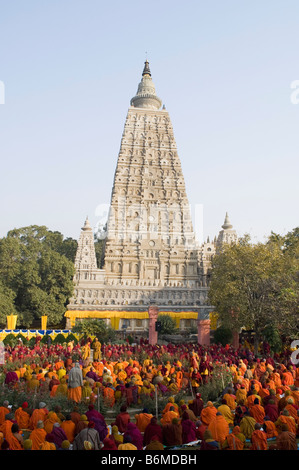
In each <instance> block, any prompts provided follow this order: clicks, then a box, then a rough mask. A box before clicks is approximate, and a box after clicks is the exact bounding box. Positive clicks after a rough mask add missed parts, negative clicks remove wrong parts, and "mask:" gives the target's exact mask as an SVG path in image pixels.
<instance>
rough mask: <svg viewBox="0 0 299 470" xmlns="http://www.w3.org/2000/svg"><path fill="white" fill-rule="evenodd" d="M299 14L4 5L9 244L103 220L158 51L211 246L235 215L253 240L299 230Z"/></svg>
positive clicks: (2, 110) (255, 9)
mask: <svg viewBox="0 0 299 470" xmlns="http://www.w3.org/2000/svg"><path fill="white" fill-rule="evenodd" d="M298 18H299V2H298V1H297V0H293V1H292V0H283V1H276V0H271V1H270V0H259V1H256V0H252V1H250V2H249V1H247V2H244V1H240V0H238V1H237V0H235V1H234V0H217V1H216V0H215V1H208V2H207V1H201V0H195V1H190V0H186V1H184V2H182V1H175V0H160V1H156V0H152V1H151V2H141V1H139V2H138V1H135V0H134V1H131V0H128V1H126V2H124V1H113V0H112V1H109V2H104V1H100V0H84V1H83V0H82V1H77V0H51V1H42V0H36V1H33V0H26V1H24V0H14V1H12V2H6V1H3V0H2V1H0V81H1V82H2V83H4V85H5V104H1V105H0V156H1V185H0V196H1V213H0V218H1V224H0V236H1V237H2V236H5V235H6V233H7V231H8V230H10V229H13V228H15V227H23V226H27V225H31V224H37V225H46V226H47V227H48V228H49V229H51V230H59V231H60V232H62V233H63V234H64V235H65V236H66V237H68V236H70V237H73V238H78V236H79V234H80V229H81V226H82V224H83V222H84V219H85V217H86V215H88V216H89V219H90V222H91V223H92V225H94V226H95V225H96V224H97V222H98V216H97V215H96V211H97V207H98V206H100V205H102V204H109V202H110V196H111V189H112V183H113V177H114V171H115V167H116V161H117V156H118V151H119V147H120V141H121V136H122V132H123V127H124V122H125V118H126V114H127V110H128V107H129V103H130V99H131V97H132V96H134V95H135V93H136V91H137V86H138V83H139V81H140V78H141V72H142V69H143V63H144V60H145V54H146V51H147V57H148V60H149V62H150V68H151V72H152V78H153V81H154V84H155V86H156V91H157V94H158V96H160V98H161V99H162V100H163V103H165V105H166V108H167V110H168V111H169V114H170V118H171V121H172V124H173V127H174V132H175V139H176V143H177V146H178V154H179V157H180V159H181V163H182V168H183V173H184V177H185V183H186V188H187V194H188V197H189V202H190V204H191V207H192V208H194V207H195V206H196V205H200V204H202V205H203V216H204V219H203V222H204V225H203V233H204V237H205V238H206V237H207V236H208V235H209V236H210V237H214V236H215V235H217V234H218V231H219V230H220V228H221V225H222V223H223V220H224V216H225V212H226V211H228V213H229V215H230V219H231V222H232V223H233V225H234V227H235V228H236V230H237V232H238V234H239V235H243V234H244V233H250V234H251V236H252V238H253V239H254V240H261V241H263V240H264V237H265V236H268V235H269V234H270V232H271V230H273V231H275V232H278V233H286V232H287V231H289V230H292V229H293V228H295V227H296V226H298V195H299V191H298V173H299V171H298V170H299V165H298V161H299V159H298V154H299V104H297V105H296V104H293V103H292V102H291V93H292V91H293V90H292V89H291V83H292V82H293V81H295V80H299V29H298ZM298 96H299V94H298Z"/></svg>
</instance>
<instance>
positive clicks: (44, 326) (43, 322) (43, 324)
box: [41, 315, 48, 330]
mask: <svg viewBox="0 0 299 470" xmlns="http://www.w3.org/2000/svg"><path fill="white" fill-rule="evenodd" d="M47 320H48V317H47V316H46V315H43V316H42V317H41V329H42V330H46V329H47Z"/></svg>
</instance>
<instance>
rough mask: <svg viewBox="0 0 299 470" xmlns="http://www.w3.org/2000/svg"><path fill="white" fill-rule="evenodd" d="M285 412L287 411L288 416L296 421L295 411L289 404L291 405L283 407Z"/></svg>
mask: <svg viewBox="0 0 299 470" xmlns="http://www.w3.org/2000/svg"><path fill="white" fill-rule="evenodd" d="M284 409H285V410H288V412H289V415H290V416H292V417H293V418H294V419H295V420H296V419H297V417H298V415H297V409H296V408H295V407H294V406H293V405H292V404H291V403H288V404H287V405H286V406H285V407H284Z"/></svg>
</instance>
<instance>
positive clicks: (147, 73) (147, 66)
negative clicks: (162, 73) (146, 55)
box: [142, 59, 152, 77]
mask: <svg viewBox="0 0 299 470" xmlns="http://www.w3.org/2000/svg"><path fill="white" fill-rule="evenodd" d="M144 75H149V76H150V77H151V76H152V74H151V71H150V68H149V62H148V60H147V59H146V61H145V62H144V69H143V72H142V76H143V77H144Z"/></svg>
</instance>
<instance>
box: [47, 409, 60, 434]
mask: <svg viewBox="0 0 299 470" xmlns="http://www.w3.org/2000/svg"><path fill="white" fill-rule="evenodd" d="M55 423H59V424H61V421H60V419H59V418H58V416H57V414H56V413H55V411H50V413H49V414H48V416H47V418H46V419H45V421H44V429H45V431H46V433H47V434H50V433H51V432H52V430H53V425H54V424H55Z"/></svg>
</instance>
